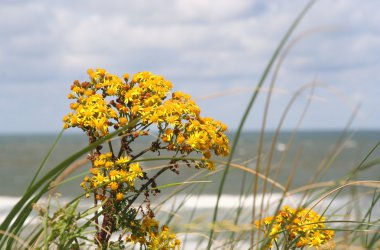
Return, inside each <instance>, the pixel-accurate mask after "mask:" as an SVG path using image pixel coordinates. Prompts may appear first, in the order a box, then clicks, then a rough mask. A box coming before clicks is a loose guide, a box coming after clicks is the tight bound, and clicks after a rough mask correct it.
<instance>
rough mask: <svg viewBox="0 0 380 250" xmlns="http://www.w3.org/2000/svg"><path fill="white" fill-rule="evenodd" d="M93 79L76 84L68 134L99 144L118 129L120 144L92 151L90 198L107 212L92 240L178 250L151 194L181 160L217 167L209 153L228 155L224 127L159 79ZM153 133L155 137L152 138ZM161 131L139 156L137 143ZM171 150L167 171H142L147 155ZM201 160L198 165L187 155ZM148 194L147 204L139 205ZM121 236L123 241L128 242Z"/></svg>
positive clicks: (100, 74)
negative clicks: (72, 132) (80, 132)
mask: <svg viewBox="0 0 380 250" xmlns="http://www.w3.org/2000/svg"><path fill="white" fill-rule="evenodd" d="M87 73H88V75H89V78H90V80H89V81H85V82H79V81H74V83H73V84H72V86H71V92H70V93H69V95H68V98H69V99H71V100H73V102H72V103H71V104H70V108H71V112H70V113H69V114H68V115H66V116H65V117H64V118H63V121H64V128H70V127H77V128H79V129H81V130H83V131H84V132H85V133H86V135H87V136H88V138H89V143H90V144H91V143H94V142H97V141H98V140H100V139H102V138H104V137H105V136H107V135H108V134H109V133H110V131H111V130H118V129H119V128H125V129H123V130H120V131H121V132H120V133H119V138H120V144H119V145H120V146H119V147H118V148H116V147H115V144H114V145H113V144H112V142H111V141H109V142H108V149H107V150H106V149H105V148H106V147H105V146H104V145H100V146H98V147H97V148H96V149H95V150H93V151H92V152H91V153H90V154H89V156H88V159H89V160H90V161H91V168H90V169H89V174H88V175H86V176H85V177H84V179H83V181H82V183H81V187H82V188H83V189H84V191H85V195H86V197H87V198H90V197H91V196H92V197H93V199H94V206H98V205H101V207H102V212H101V213H100V214H97V213H98V212H96V215H95V224H96V234H95V241H96V242H97V244H98V245H99V246H106V245H108V244H109V243H110V239H111V236H112V235H113V234H114V233H119V244H124V242H123V241H124V240H123V239H125V243H128V242H129V243H132V244H139V245H140V247H145V248H149V249H161V248H164V249H177V248H179V245H180V241H179V240H178V239H177V238H176V236H175V234H173V233H172V232H171V231H170V229H169V228H168V227H167V226H166V225H163V226H160V225H159V222H158V221H157V220H156V219H155V215H154V213H153V211H152V209H151V208H150V196H151V195H152V194H153V195H156V194H158V193H159V190H158V189H157V184H156V178H157V177H158V176H159V175H161V174H162V173H164V172H166V171H167V170H172V171H173V172H175V173H178V172H179V164H178V163H179V162H181V161H183V162H185V163H186V164H187V165H189V166H191V165H194V166H195V167H196V168H206V169H209V170H213V169H214V164H213V162H212V160H211V156H212V154H215V155H216V156H226V155H227V154H228V153H229V147H228V138H227V136H226V135H225V133H224V132H225V131H226V129H227V127H226V125H224V124H223V123H221V122H219V121H216V120H213V119H212V118H209V117H202V116H200V108H199V107H198V106H197V105H196V103H195V102H194V101H193V100H192V99H191V97H190V95H188V94H185V93H183V92H180V91H176V92H172V84H171V82H170V81H168V80H166V79H164V78H163V77H162V76H157V75H154V74H152V73H150V72H140V73H137V74H135V75H134V76H133V77H132V79H130V77H129V75H128V74H125V75H124V76H123V79H120V78H119V77H118V76H116V75H112V74H110V73H108V72H107V71H105V70H104V69H96V70H93V69H89V70H88V72H87ZM152 131H153V132H152ZM154 133H156V136H155V137H153V138H154V139H153V140H152V143H151V145H150V146H149V147H148V148H146V149H144V150H142V151H141V152H136V150H135V149H134V147H133V145H134V144H133V142H134V141H135V140H136V139H137V138H139V137H146V136H149V135H153V134H154ZM161 151H167V152H172V158H170V160H169V164H168V165H167V166H166V167H163V168H162V169H160V170H159V171H158V172H157V173H155V174H154V175H153V176H149V174H148V173H147V172H146V171H145V170H144V167H143V166H142V164H140V162H139V159H140V158H141V157H142V156H143V155H144V154H146V153H148V152H156V153H160V152H161ZM193 152H194V153H199V154H201V155H202V157H201V159H200V160H199V161H195V160H189V159H187V158H186V157H187V156H188V155H189V154H191V153H193ZM141 194H143V195H144V196H145V199H144V202H143V204H142V205H139V206H137V207H136V206H134V202H135V201H136V200H137V198H138V197H139V196H140V195H141ZM123 236H125V237H124V238H123Z"/></svg>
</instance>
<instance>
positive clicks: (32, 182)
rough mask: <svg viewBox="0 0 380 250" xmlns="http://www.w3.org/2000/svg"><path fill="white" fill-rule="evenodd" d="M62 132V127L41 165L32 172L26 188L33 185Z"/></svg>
mask: <svg viewBox="0 0 380 250" xmlns="http://www.w3.org/2000/svg"><path fill="white" fill-rule="evenodd" d="M63 132H64V129H62V130H61V132H59V134H58V136H57V138H56V139H55V141H54V143H53V146H51V148H50V149H49V152H48V153H47V154H46V156H45V158H44V159H43V160H42V162H41V165H40V166H39V167H38V169H37V172H36V173H35V174H34V176H33V179H32V181H31V182H30V184H29V186H28V188H27V189H26V190H29V189H30V187H31V186H33V184H34V182H35V181H36V179H37V177H38V175H39V174H40V172H41V170H42V169H43V167H44V166H45V164H46V162H47V161H48V159H49V158H50V155H51V154H52V153H53V151H54V149H55V147H56V146H57V144H58V142H59V140H60V139H61V137H62V134H63Z"/></svg>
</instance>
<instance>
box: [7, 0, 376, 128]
mask: <svg viewBox="0 0 380 250" xmlns="http://www.w3.org/2000/svg"><path fill="white" fill-rule="evenodd" d="M304 4H305V2H304V1H302V0H296V1H294V0H292V1H290V0H288V1H265V0H257V1H249V0H221V1H217V2H216V1H202V0H157V1H149V0H142V1H116V0H115V1H109V2H107V3H105V2H104V1H100V0H93V1H75V2H70V3H68V2H55V1H53V2H52V1H47V0H37V1H33V2H23V1H8V2H4V4H2V8H1V9H0V34H1V36H2V39H1V40H0V74H1V75H2V78H1V79H0V86H6V87H9V86H11V85H12V86H13V87H12V88H20V89H22V88H24V89H25V88H26V87H27V86H29V87H31V86H33V89H34V91H33V94H34V97H35V98H36V99H38V98H40V99H43V98H45V99H46V98H49V97H47V96H46V95H45V94H43V93H46V92H44V91H46V89H49V95H52V96H54V98H53V97H52V98H51V99H50V100H51V101H52V102H54V105H58V106H59V107H60V108H59V109H60V110H64V108H65V107H64V105H61V104H59V100H64V99H65V97H66V92H65V89H67V88H68V85H69V83H70V82H71V81H72V80H74V79H77V78H79V79H82V80H83V79H84V78H85V77H86V75H85V70H86V69H87V68H89V67H105V68H107V69H108V70H109V71H111V72H115V73H118V74H122V73H124V72H126V71H128V72H129V73H134V72H136V71H141V70H150V71H154V72H155V73H158V74H162V75H165V76H166V77H167V78H169V79H170V80H172V81H173V82H174V84H175V86H176V89H185V90H186V91H189V92H191V94H193V95H195V96H204V94H205V92H206V94H207V93H209V92H213V91H215V92H218V91H223V90H226V89H233V88H236V87H237V88H239V87H240V88H252V87H253V86H254V84H255V83H256V82H257V81H258V78H259V76H260V74H261V72H262V70H263V69H264V67H265V65H266V63H267V61H268V60H269V58H270V56H271V53H272V52H273V50H274V49H275V47H276V46H277V43H278V42H279V39H280V38H281V37H282V36H283V35H284V33H285V31H286V30H287V28H288V26H289V25H290V23H291V22H292V21H293V20H294V18H295V16H296V15H297V14H298V12H299V11H300V10H301V9H302V8H303V5H304ZM379 6H380V3H378V2H376V1H366V2H363V3H361V4H360V5H358V3H357V2H356V1H353V0H344V1H342V0H338V1H327V0H321V1H318V2H317V3H316V4H315V5H314V7H313V8H312V9H311V11H310V12H309V13H308V15H307V16H306V17H305V19H304V21H303V22H302V23H301V25H300V27H299V28H298V29H297V30H296V34H299V33H300V32H303V31H305V30H308V29H311V28H314V27H319V26H326V25H328V26H330V27H334V26H339V27H340V28H339V29H337V30H335V31H334V32H322V33H319V34H314V35H311V36H309V37H307V38H305V39H303V40H301V41H300V42H299V43H298V44H297V45H296V46H295V47H294V48H293V49H292V51H291V52H290V54H289V55H288V56H287V58H286V59H285V62H284V65H283V68H282V69H281V70H280V72H279V78H278V85H277V86H278V88H280V89H285V90H287V91H289V92H293V91H295V90H296V89H297V88H299V86H301V85H302V84H304V83H306V82H309V81H311V80H312V79H313V78H314V77H316V76H318V78H319V79H320V80H321V81H323V82H327V83H329V84H331V85H334V86H337V87H338V88H341V89H342V91H344V92H345V93H346V94H347V95H348V96H355V94H354V93H361V100H362V101H363V102H367V103H369V104H368V105H363V109H365V110H364V111H363V112H364V113H368V114H370V113H373V110H374V109H375V108H376V107H378V104H379V103H378V101H377V100H378V99H377V96H379V94H380V93H379V88H378V87H376V86H377V84H378V82H379V80H380V77H379V75H378V73H377V72H378V71H379V67H380V62H379V60H378V55H379V53H380V34H379V32H378V23H379V22H380V16H379V15H377V13H376V10H377V9H378V8H379ZM36 83H40V84H36ZM41 83H42V85H41ZM53 89H54V90H55V91H52V90H53ZM58 90H59V91H58ZM12 93H14V92H12ZM26 95H27V94H26V93H25V92H23V91H21V92H20V94H19V97H18V98H19V99H18V100H23V99H24V98H23V97H24V96H26ZM249 95H250V93H246V94H244V95H241V96H238V97H236V95H233V96H232V98H229V97H220V98H219V99H213V100H212V101H211V102H205V105H207V106H209V107H207V109H213V108H215V107H218V106H221V105H223V104H224V103H228V104H229V105H231V107H225V109H224V110H225V111H226V112H222V111H209V112H210V113H209V114H210V115H212V114H215V115H216V116H218V118H219V119H223V117H222V115H226V119H227V120H226V122H227V123H230V124H231V126H232V127H236V125H237V122H238V121H239V118H240V117H239V115H240V113H241V112H240V113H239V112H236V109H240V111H242V110H243V109H244V106H245V105H246V103H247V99H248V98H249ZM356 96H357V95H356ZM1 97H2V98H5V99H6V100H11V99H9V97H8V96H5V95H4V94H3V95H1ZM327 97H329V98H332V97H330V96H327ZM327 97H326V96H321V98H327ZM28 98H29V97H27V98H26V99H27V100H29V101H31V99H30V98H29V99H28ZM286 98H289V96H279V97H276V102H275V103H273V109H276V107H277V108H278V109H279V110H280V108H281V107H282V106H281V105H282V104H284V103H285V100H286ZM353 99H355V100H357V98H353ZM33 100H34V101H33V102H34V103H35V104H34V105H36V108H35V110H41V111H39V114H41V116H39V117H40V119H47V120H48V118H44V117H53V116H52V115H51V114H50V113H49V112H50V111H49V109H45V108H43V106H42V102H38V101H35V99H33ZM260 100H261V99H260ZM277 101H278V102H277ZM328 101H331V102H332V103H333V102H334V99H330V100H328ZM61 102H64V101H61ZM202 102H203V101H202ZM3 103H4V99H1V104H3ZM328 103H329V105H333V104H331V103H330V102H328ZM260 105H261V104H260ZM258 107H261V106H258ZM0 110H1V112H2V113H1V114H2V115H3V114H6V116H7V117H8V116H9V118H10V120H12V121H14V123H15V124H17V123H19V122H17V119H19V118H18V116H17V115H15V114H14V113H13V112H11V113H10V112H6V111H5V109H0ZM227 111H228V112H230V113H228V112H227ZM4 112H5V113H4ZM41 112H42V113H41ZM278 112H279V111H274V114H275V115H276V114H277V113H278ZM332 112H339V111H334V110H333V109H332ZM226 113H228V114H226ZM32 117H33V115H32V114H30V119H32ZM49 119H50V118H49ZM54 119H55V117H54ZM51 122H52V120H49V123H51ZM334 122H335V123H334ZM376 122H377V124H375V123H376ZM379 123H380V120H379V119H372V120H370V123H368V124H367V123H365V122H363V123H361V124H360V125H361V126H363V127H376V126H378V125H379ZM252 124H254V125H255V126H257V125H258V124H259V123H258V122H257V121H253V122H252ZM334 124H336V126H338V121H337V119H335V120H334V121H331V122H330V123H329V126H334ZM308 126H310V127H313V123H312V122H310V124H309V125H308ZM16 127H17V126H16ZM7 129H9V127H4V126H3V125H0V131H7ZM19 129H20V130H22V129H23V127H19ZM30 129H32V130H33V129H36V127H31V128H30Z"/></svg>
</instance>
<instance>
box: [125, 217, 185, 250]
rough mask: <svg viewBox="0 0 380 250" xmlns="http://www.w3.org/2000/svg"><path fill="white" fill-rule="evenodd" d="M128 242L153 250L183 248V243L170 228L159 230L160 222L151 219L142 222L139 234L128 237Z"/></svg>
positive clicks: (146, 218) (163, 227) (147, 218)
mask: <svg viewBox="0 0 380 250" xmlns="http://www.w3.org/2000/svg"><path fill="white" fill-rule="evenodd" d="M126 242H131V243H133V244H135V245H136V244H140V247H141V248H142V247H145V248H146V249H151V250H158V249H161V250H162V249H165V250H170V249H173V250H175V249H180V246H181V241H180V240H179V239H177V237H176V235H175V234H174V233H172V232H171V231H170V229H169V227H167V226H166V225H164V226H162V227H161V230H159V223H158V221H157V220H155V219H153V218H150V217H145V218H144V219H143V220H142V223H141V226H140V228H139V232H138V233H136V234H131V235H130V236H128V237H127V239H126Z"/></svg>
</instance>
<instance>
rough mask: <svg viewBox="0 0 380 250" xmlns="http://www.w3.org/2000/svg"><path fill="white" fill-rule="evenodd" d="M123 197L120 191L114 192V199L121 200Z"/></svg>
mask: <svg viewBox="0 0 380 250" xmlns="http://www.w3.org/2000/svg"><path fill="white" fill-rule="evenodd" d="M123 198H124V195H123V194H122V193H117V194H116V200H118V201H121V200H123Z"/></svg>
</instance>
